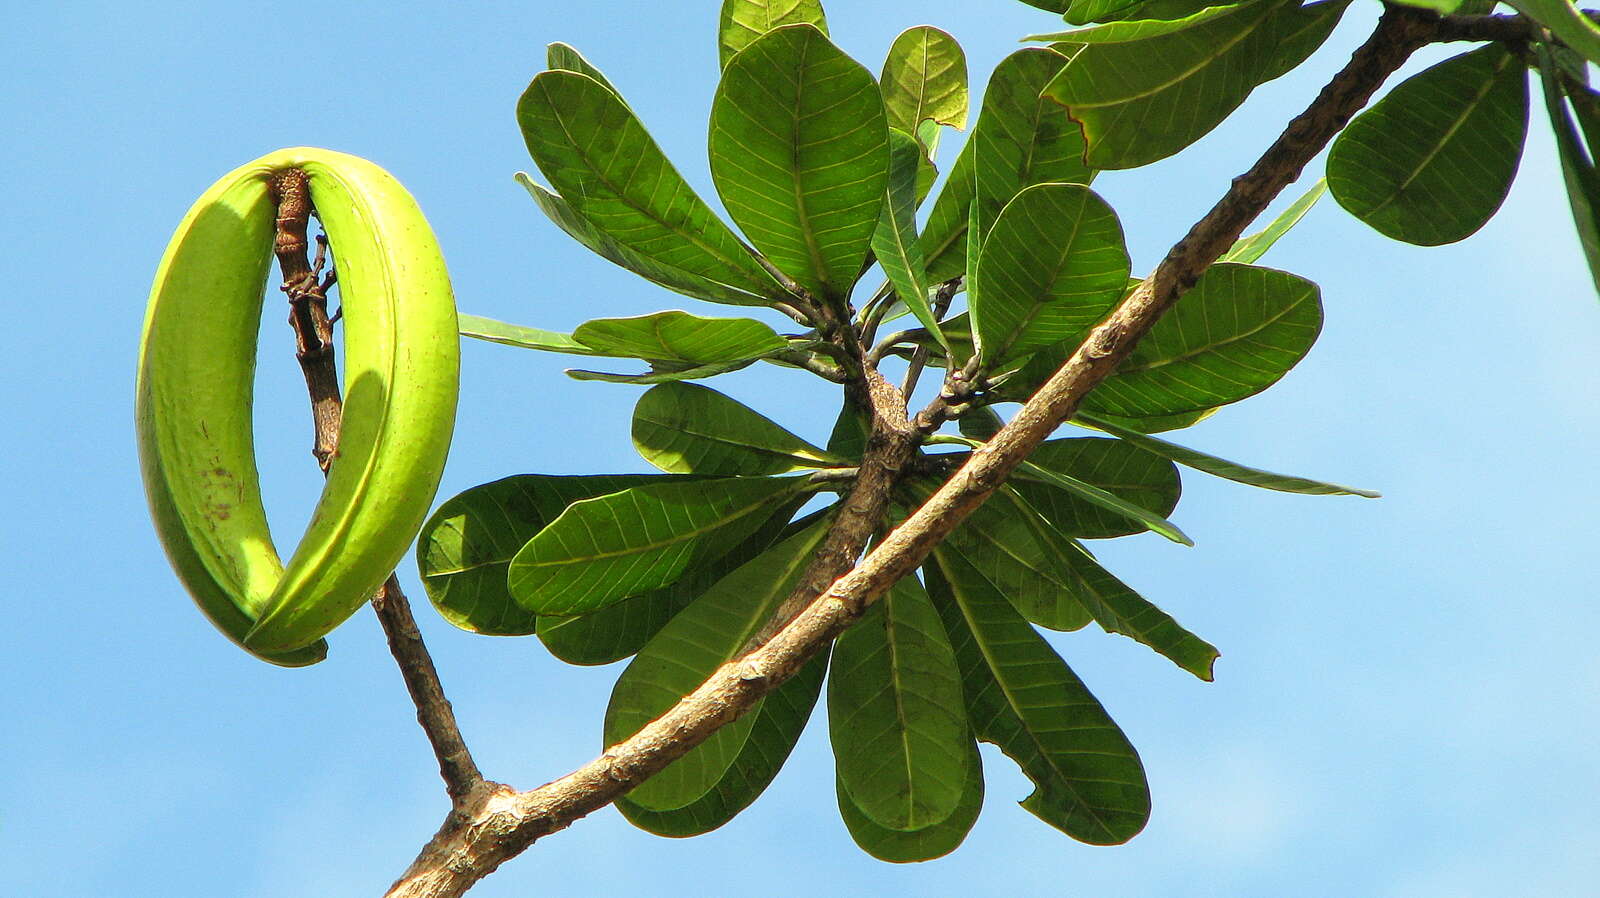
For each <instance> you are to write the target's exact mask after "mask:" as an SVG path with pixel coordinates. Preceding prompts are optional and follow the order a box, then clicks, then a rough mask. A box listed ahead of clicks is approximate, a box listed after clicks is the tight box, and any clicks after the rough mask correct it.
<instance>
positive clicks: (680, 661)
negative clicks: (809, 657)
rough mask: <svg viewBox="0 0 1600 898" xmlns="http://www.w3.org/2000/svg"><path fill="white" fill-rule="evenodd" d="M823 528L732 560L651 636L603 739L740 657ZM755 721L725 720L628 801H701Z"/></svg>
mask: <svg viewBox="0 0 1600 898" xmlns="http://www.w3.org/2000/svg"><path fill="white" fill-rule="evenodd" d="M826 530H827V520H826V519H823V520H820V521H818V522H817V523H815V524H813V525H812V526H811V527H809V528H807V529H805V530H803V531H801V532H800V533H797V534H795V535H794V536H791V537H789V538H788V539H786V540H784V541H783V542H782V543H779V544H778V545H776V546H774V547H773V548H771V549H768V550H767V551H766V552H763V553H762V554H761V555H759V556H757V557H756V558H755V559H754V560H752V561H749V562H746V563H745V564H743V565H740V566H739V567H738V568H735V569H734V571H733V572H732V573H730V574H728V575H727V576H726V577H724V578H722V579H721V580H719V581H717V584H716V585H715V586H713V587H711V589H709V590H707V591H706V593H705V594H704V595H702V596H701V597H700V598H698V599H696V600H695V601H694V602H693V603H692V604H690V605H689V607H687V608H685V609H684V610H683V611H681V612H679V613H678V615H677V616H676V617H674V618H673V619H672V620H671V621H669V622H668V623H667V625H666V626H665V627H663V628H662V629H661V632H659V633H657V634H656V635H655V637H654V638H652V639H651V640H650V641H649V642H648V643H646V644H645V646H644V648H643V649H641V650H640V651H639V654H638V656H637V657H635V658H634V659H633V662H632V663H630V664H629V665H628V667H627V669H626V670H624V671H623V672H622V676H620V677H618V678H617V685H616V687H615V688H614V689H612V692H611V702H610V704H609V705H608V706H607V707H606V720H605V744H606V745H615V744H616V743H618V742H620V741H622V740H623V739H626V738H628V737H629V736H632V735H633V734H634V733H636V732H638V730H639V729H640V728H641V727H643V726H644V725H645V724H647V723H649V722H650V721H652V720H654V719H656V718H657V717H659V716H660V715H661V714H662V713H663V712H665V711H666V710H667V709H669V708H671V707H672V706H673V705H676V704H677V703H678V701H679V700H680V699H682V698H683V697H684V696H685V695H688V694H689V693H690V692H693V691H694V690H695V689H696V688H698V687H699V686H700V684H701V683H702V682H704V681H705V679H706V678H707V677H709V676H710V675H711V674H712V673H713V672H715V671H716V669H717V668H719V667H721V666H722V665H724V664H726V663H727V662H729V661H731V660H733V659H734V658H736V657H738V655H739V653H740V652H741V651H742V650H743V649H744V648H745V643H746V642H748V641H749V639H750V638H751V637H752V636H754V635H755V634H756V631H757V630H759V629H760V628H761V626H762V625H763V624H765V623H766V622H767V619H768V618H769V617H771V616H772V614H773V613H774V612H775V611H776V610H777V608H778V605H779V604H781V603H782V601H783V599H784V598H785V597H787V596H788V594H789V591H790V590H791V589H792V588H793V587H794V584H795V583H796V582H798V580H799V578H800V575H801V574H802V573H803V572H804V569H805V566H806V563H807V562H808V561H809V560H810V558H811V552H812V550H813V549H815V548H816V546H817V544H818V543H819V542H820V541H821V540H822V537H823V535H824V534H825V532H826ZM754 723H755V719H754V715H753V714H746V715H744V716H743V717H741V718H739V719H738V720H735V721H733V722H731V723H729V724H727V725H725V726H723V727H722V728H721V729H719V730H717V732H716V733H715V734H713V735H712V736H711V738H709V739H707V740H706V741H704V742H702V743H700V744H699V745H698V746H696V747H695V748H694V749H692V750H691V751H690V752H689V753H688V754H686V755H684V756H683V757H681V758H679V759H678V760H676V761H674V762H672V763H671V764H669V765H667V767H666V768H664V769H663V770H662V771H661V772H659V773H657V774H655V775H654V776H652V777H651V778H650V779H648V780H646V781H645V782H644V783H643V784H642V785H640V786H638V787H636V788H635V789H634V790H633V791H631V792H629V793H628V799H629V801H630V802H632V803H633V804H635V805H637V806H639V807H641V808H644V809H647V810H652V811H669V810H673V809H675V808H681V807H684V806H686V805H689V804H692V803H693V802H696V801H699V800H700V799H701V798H702V797H703V796H705V795H706V794H707V793H708V792H710V791H711V790H713V789H714V788H716V786H717V783H718V782H719V781H720V780H721V779H722V778H723V776H724V774H726V773H727V772H728V770H729V768H730V766H731V765H732V764H733V763H734V760H735V759H736V758H737V757H738V756H739V754H740V752H741V751H742V750H743V748H744V745H745V741H746V739H747V738H748V736H749V735H750V730H751V727H752V725H753V724H754Z"/></svg>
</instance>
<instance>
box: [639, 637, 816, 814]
mask: <svg viewBox="0 0 1600 898" xmlns="http://www.w3.org/2000/svg"><path fill="white" fill-rule="evenodd" d="M827 669H828V652H827V651H826V650H823V651H822V652H821V653H819V654H818V655H817V656H816V657H815V658H812V659H811V660H810V661H808V662H806V665H805V666H804V667H802V668H800V672H799V673H797V674H795V675H794V676H793V677H791V678H790V679H789V681H788V682H786V683H784V684H783V685H782V686H779V687H778V688H777V689H775V690H773V691H772V692H771V693H770V694H768V695H767V697H766V698H763V699H762V700H761V704H760V705H759V706H758V707H757V708H756V710H754V711H752V712H750V713H749V714H748V715H746V716H747V717H751V718H753V720H752V722H751V724H750V735H749V736H748V737H747V738H746V739H745V741H744V747H743V748H741V749H740V750H739V754H738V755H737V756H735V757H734V759H733V763H731V764H729V765H728V770H727V772H726V773H724V774H723V775H722V778H721V779H719V780H717V784H716V785H715V786H713V787H712V788H711V789H710V791H708V792H706V793H705V794H704V795H702V796H701V797H700V798H698V799H696V800H695V801H693V802H690V803H689V804H686V805H684V806H683V807H681V808H674V809H672V810H670V811H652V810H649V809H648V808H645V807H643V806H641V805H639V804H637V803H635V802H633V801H631V800H630V799H629V797H628V796H627V795H624V796H622V797H621V798H618V799H617V802H616V804H617V810H619V811H621V812H622V816H623V817H626V818H627V820H628V822H629V823H632V824H633V825H634V826H637V827H639V828H640V829H642V830H645V831H646V832H652V833H655V834H656V835H658V836H672V837H676V838H682V837H684V836H698V835H700V834H702V833H708V832H711V831H712V830H714V829H716V828H717V827H719V826H721V825H722V824H724V823H727V822H728V821H729V820H732V819H733V818H734V817H735V816H737V815H738V813H739V812H740V811H742V810H744V809H745V808H747V807H749V806H750V804H751V803H752V802H754V801H755V800H756V799H757V798H759V797H760V796H761V793H762V792H763V791H765V790H766V788H767V786H768V785H769V784H770V783H771V782H772V780H773V778H774V777H776V776H777V775H778V771H779V770H780V769H782V768H783V762H784V761H786V760H788V759H789V753H790V752H791V751H793V750H794V745H795V743H796V742H797V741H799V739H800V733H801V731H803V730H804V729H805V726H806V721H808V720H810V718H811V710H812V708H814V707H815V706H816V704H817V696H818V695H819V694H820V693H821V692H822V676H823V674H824V672H826V671H827Z"/></svg>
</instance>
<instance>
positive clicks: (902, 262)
mask: <svg viewBox="0 0 1600 898" xmlns="http://www.w3.org/2000/svg"><path fill="white" fill-rule="evenodd" d="M922 158H923V157H922V150H921V149H919V148H918V147H917V142H916V140H915V139H914V138H912V137H910V136H909V135H906V134H903V133H901V132H900V131H897V130H892V129H891V130H890V131H889V184H888V189H887V191H886V192H885V194H884V201H883V211H882V213H881V217H880V218H879V220H878V229H877V230H876V231H874V232H873V235H872V252H873V254H874V255H876V256H877V257H878V264H879V265H881V266H883V273H884V274H886V275H888V276H889V282H890V283H892V284H894V291H895V294H896V295H898V296H899V297H900V301H901V302H903V303H905V304H906V307H907V308H909V309H910V310H911V312H912V314H914V315H916V316H917V320H918V321H920V322H922V326H923V327H925V328H927V329H928V333H930V334H932V335H933V336H934V337H935V339H937V340H938V341H939V342H940V343H941V344H942V343H943V342H944V334H943V333H941V332H940V330H939V320H938V319H937V318H935V317H934V315H933V309H932V308H931V307H930V306H929V305H928V280H927V274H926V271H925V268H926V266H925V264H924V263H923V259H922V247H920V246H919V245H918V244H917V163H918V161H919V160H921V159H922Z"/></svg>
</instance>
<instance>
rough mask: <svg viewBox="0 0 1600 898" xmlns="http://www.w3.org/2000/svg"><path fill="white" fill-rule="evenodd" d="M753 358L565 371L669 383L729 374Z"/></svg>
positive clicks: (612, 379)
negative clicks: (637, 370)
mask: <svg viewBox="0 0 1600 898" xmlns="http://www.w3.org/2000/svg"><path fill="white" fill-rule="evenodd" d="M752 361H753V360H752V359H744V360H742V361H737V362H715V363H713V364H710V365H690V364H687V363H683V362H654V363H652V364H651V365H650V370H649V371H645V372H642V373H639V374H624V373H621V372H613V371H590V370H587V369H584V368H568V369H567V370H566V372H564V373H565V374H566V375H567V376H568V377H570V378H572V379H573V380H599V381H604V382H606V383H613V384H668V383H677V382H678V381H684V380H700V379H702V378H707V377H715V376H717V375H718V374H727V373H728V372H730V371H738V370H739V369H740V368H747V367H749V366H750V364H751V362H752Z"/></svg>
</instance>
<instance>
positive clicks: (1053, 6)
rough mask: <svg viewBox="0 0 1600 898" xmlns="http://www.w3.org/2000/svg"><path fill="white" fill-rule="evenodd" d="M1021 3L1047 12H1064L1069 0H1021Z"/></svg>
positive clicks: (1069, 2)
mask: <svg viewBox="0 0 1600 898" xmlns="http://www.w3.org/2000/svg"><path fill="white" fill-rule="evenodd" d="M1022 2H1023V3H1026V4H1028V5H1029V6H1033V7H1036V8H1038V9H1042V10H1045V11H1047V12H1066V11H1067V7H1069V6H1071V0H1022Z"/></svg>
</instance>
